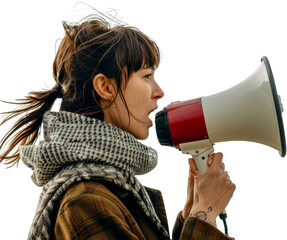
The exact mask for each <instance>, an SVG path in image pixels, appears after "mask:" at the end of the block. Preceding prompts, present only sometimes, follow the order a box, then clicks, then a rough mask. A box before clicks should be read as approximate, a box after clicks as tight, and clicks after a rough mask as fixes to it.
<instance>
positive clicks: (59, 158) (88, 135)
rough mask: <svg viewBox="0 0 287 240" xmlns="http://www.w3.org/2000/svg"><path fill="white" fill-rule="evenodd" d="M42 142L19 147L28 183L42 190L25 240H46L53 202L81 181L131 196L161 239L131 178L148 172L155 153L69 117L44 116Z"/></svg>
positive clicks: (113, 130)
mask: <svg viewBox="0 0 287 240" xmlns="http://www.w3.org/2000/svg"><path fill="white" fill-rule="evenodd" d="M43 128H44V141H41V142H40V144H39V145H38V146H36V145H27V146H23V147H21V148H20V154H21V158H22V160H23V162H24V163H25V164H26V165H27V166H28V167H30V168H32V169H33V175H32V180H33V181H34V183H35V184H36V185H38V186H43V191H42V193H41V196H40V199H39V203H38V206H37V211H36V215H35V217H34V220H33V223H32V227H31V229H30V233H29V237H28V239H49V236H50V232H51V231H53V229H51V221H50V218H51V215H52V213H53V206H54V203H55V201H56V200H57V199H58V197H59V196H61V194H63V193H64V192H65V191H66V190H67V189H68V188H69V186H71V185H72V184H74V183H76V182H80V181H84V180H93V179H95V180H97V179H102V180H103V179H104V180H105V179H109V180H112V181H113V182H114V184H116V185H118V186H120V187H121V188H123V189H125V190H128V191H130V192H132V193H133V195H134V197H135V199H136V201H137V203H138V204H139V206H140V208H141V209H142V210H143V212H144V213H145V214H146V215H147V216H148V217H149V218H150V219H151V220H152V222H153V223H154V224H155V225H156V226H157V227H158V228H159V229H160V231H161V232H162V233H163V234H164V235H166V236H167V235H168V233H167V231H166V229H164V227H163V226H162V225H161V222H160V220H159V219H158V217H157V215H156V212H155V210H154V208H153V204H152V202H151V200H150V198H149V196H148V194H147V192H146V191H145V188H144V187H143V186H142V185H141V184H140V182H139V181H138V180H137V178H136V177H135V175H139V174H144V173H147V172H149V171H151V170H152V169H153V168H154V167H155V166H156V164H157V153H156V151H155V150H153V149H152V148H150V147H147V146H145V145H143V144H141V143H140V142H138V141H137V140H136V139H135V138H134V137H133V136H132V135H131V134H129V133H127V132H125V131H122V130H120V129H119V128H117V127H115V126H113V125H111V124H108V123H106V122H103V121H100V120H97V119H94V118H89V117H85V116H81V115H78V114H74V113H70V112H47V113H45V115H44V119H43Z"/></svg>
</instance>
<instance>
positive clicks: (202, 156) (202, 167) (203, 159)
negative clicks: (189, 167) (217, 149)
mask: <svg viewBox="0 0 287 240" xmlns="http://www.w3.org/2000/svg"><path fill="white" fill-rule="evenodd" d="M213 152H214V148H213V147H210V148H208V149H206V150H204V152H199V151H197V150H196V151H195V153H196V154H192V158H193V159H194V161H195V164H196V167H197V169H198V171H200V172H201V173H205V172H206V171H207V169H208V165H207V160H208V156H209V155H210V154H211V153H213Z"/></svg>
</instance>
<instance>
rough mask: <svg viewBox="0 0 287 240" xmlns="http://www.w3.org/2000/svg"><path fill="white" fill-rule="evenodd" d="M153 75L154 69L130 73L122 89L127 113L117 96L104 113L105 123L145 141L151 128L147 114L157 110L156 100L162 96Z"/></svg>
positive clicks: (143, 69)
mask: <svg viewBox="0 0 287 240" xmlns="http://www.w3.org/2000/svg"><path fill="white" fill-rule="evenodd" d="M154 73H155V69H154V68H141V69H140V70H138V71H137V72H134V73H132V74H131V76H130V78H129V80H128V82H127V85H126V87H122V92H123V96H124V98H125V101H126V104H127V106H128V110H129V113H128V111H127V109H126V106H125V104H124V102H123V100H122V99H121V97H120V96H119V95H118V96H117V98H116V99H115V103H114V104H113V105H112V106H111V107H110V108H109V109H107V110H106V111H105V121H106V122H109V123H111V124H114V125H116V126H118V127H119V128H121V129H123V130H125V131H127V132H129V133H131V134H132V135H134V136H135V137H136V138H138V139H146V138H147V137H148V134H149V131H148V130H149V128H150V127H151V126H152V120H151V119H150V118H149V114H150V113H151V112H152V111H154V110H155V109H156V108H157V100H159V99H160V98H162V97H163V95H164V93H163V91H162V89H161V88H160V87H159V85H158V84H157V83H156V81H155V79H154Z"/></svg>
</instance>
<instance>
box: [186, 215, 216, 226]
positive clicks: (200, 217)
mask: <svg viewBox="0 0 287 240" xmlns="http://www.w3.org/2000/svg"><path fill="white" fill-rule="evenodd" d="M189 216H190V217H196V218H198V219H201V220H203V221H205V222H207V223H209V224H211V225H213V226H214V227H217V224H216V221H212V220H211V219H209V218H208V217H204V218H203V217H202V215H200V216H198V214H192V213H190V215H189Z"/></svg>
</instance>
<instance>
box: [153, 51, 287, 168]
mask: <svg viewBox="0 0 287 240" xmlns="http://www.w3.org/2000/svg"><path fill="white" fill-rule="evenodd" d="M282 111H283V106H282V103H281V100H280V96H279V95H278V94H277V90H276V85H275V81H274V78H273V74H272V70H271V67H270V64H269V61H268V59H267V57H263V58H262V59H261V65H260V66H259V68H258V69H257V70H256V71H255V72H254V73H253V74H252V75H251V76H249V77H248V78H247V79H246V80H244V81H242V82H241V83H239V84H238V85H236V86H234V87H232V88H230V89H228V90H225V91H223V92H220V93H216V94H214V95H210V96H207V97H201V98H196V99H192V100H187V101H183V102H175V103H171V104H170V105H168V106H167V107H166V108H164V109H163V110H162V111H160V112H158V113H157V114H156V119H155V123H156V132H157V137H158V140H159V142H160V144H161V145H165V146H174V147H176V148H178V149H180V150H181V151H182V152H183V153H188V154H191V155H192V156H193V158H194V159H195V160H196V164H197V168H198V169H199V171H201V172H205V171H206V170H207V162H206V161H207V157H208V155H209V154H210V153H212V152H213V144H214V143H216V142H225V141H251V142H257V143H261V144H265V145H267V146H270V147H272V148H274V149H277V150H278V151H279V153H280V155H281V157H284V156H285V155H286V140H285V132H284V125H283V119H282Z"/></svg>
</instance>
